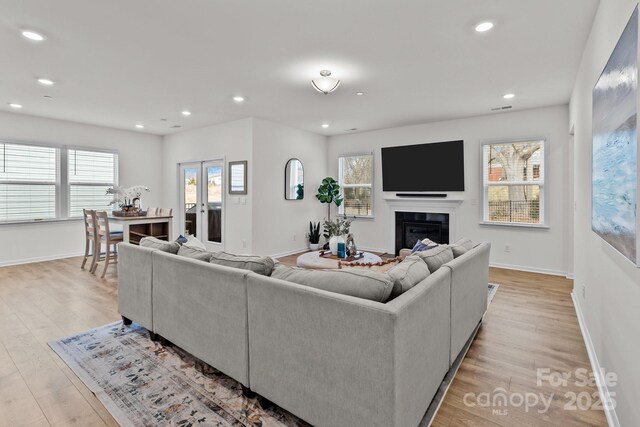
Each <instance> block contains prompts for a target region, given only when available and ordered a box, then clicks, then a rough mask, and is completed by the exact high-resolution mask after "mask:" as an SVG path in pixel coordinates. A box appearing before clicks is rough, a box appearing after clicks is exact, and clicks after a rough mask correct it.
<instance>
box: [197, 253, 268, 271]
mask: <svg viewBox="0 0 640 427" xmlns="http://www.w3.org/2000/svg"><path fill="white" fill-rule="evenodd" d="M209 262H210V263H212V264H218V265H224V266H227V267H234V268H240V269H242V270H249V271H253V272H254V273H258V274H262V275H263V276H270V275H271V272H272V271H273V266H274V262H273V258H271V257H268V256H258V255H234V254H229V253H226V252H214V253H212V254H211V259H210V260H209Z"/></svg>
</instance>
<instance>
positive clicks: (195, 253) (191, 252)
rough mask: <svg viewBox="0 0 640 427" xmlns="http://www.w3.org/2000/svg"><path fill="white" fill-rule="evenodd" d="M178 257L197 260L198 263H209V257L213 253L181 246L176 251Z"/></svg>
mask: <svg viewBox="0 0 640 427" xmlns="http://www.w3.org/2000/svg"><path fill="white" fill-rule="evenodd" d="M178 255H180V256H183V257H187V258H191V259H197V260H199V261H206V262H209V260H210V259H211V255H213V252H209V251H205V250H202V249H197V248H193V247H191V246H185V245H183V246H180V249H178Z"/></svg>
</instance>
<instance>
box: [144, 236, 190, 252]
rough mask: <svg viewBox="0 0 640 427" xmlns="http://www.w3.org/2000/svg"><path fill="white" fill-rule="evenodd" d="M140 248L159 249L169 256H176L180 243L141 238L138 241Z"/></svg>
mask: <svg viewBox="0 0 640 427" xmlns="http://www.w3.org/2000/svg"><path fill="white" fill-rule="evenodd" d="M140 246H144V247H145V248H151V249H159V250H161V251H163V252H169V253H170V254H177V253H178V249H180V243H178V242H167V241H166V240H160V239H158V238H155V237H143V238H142V239H141V240H140Z"/></svg>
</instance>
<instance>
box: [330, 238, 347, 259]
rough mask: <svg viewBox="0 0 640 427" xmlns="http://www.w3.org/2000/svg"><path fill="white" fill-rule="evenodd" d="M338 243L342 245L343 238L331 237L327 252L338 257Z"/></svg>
mask: <svg viewBox="0 0 640 427" xmlns="http://www.w3.org/2000/svg"><path fill="white" fill-rule="evenodd" d="M338 243H344V237H342V236H333V237H332V238H331V239H329V250H330V251H331V253H332V254H333V255H338Z"/></svg>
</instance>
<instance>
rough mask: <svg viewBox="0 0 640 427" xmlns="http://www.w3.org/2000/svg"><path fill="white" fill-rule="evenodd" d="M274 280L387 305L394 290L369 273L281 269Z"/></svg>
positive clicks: (387, 280) (385, 280)
mask: <svg viewBox="0 0 640 427" xmlns="http://www.w3.org/2000/svg"><path fill="white" fill-rule="evenodd" d="M271 277H274V278H277V279H282V280H286V281H288V282H293V283H297V284H299V285H304V286H309V287H311V288H317V289H322V290H325V291H329V292H335V293H337V294H342V295H350V296H353V297H358V298H363V299H368V300H371V301H377V302H382V303H384V302H387V300H388V299H389V295H391V291H392V289H393V282H392V280H391V278H390V277H389V276H388V275H386V274H383V273H378V272H375V271H370V270H366V269H356V268H350V269H347V270H305V269H303V268H291V267H286V266H283V265H279V266H278V267H276V269H275V270H273V273H272V274H271Z"/></svg>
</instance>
